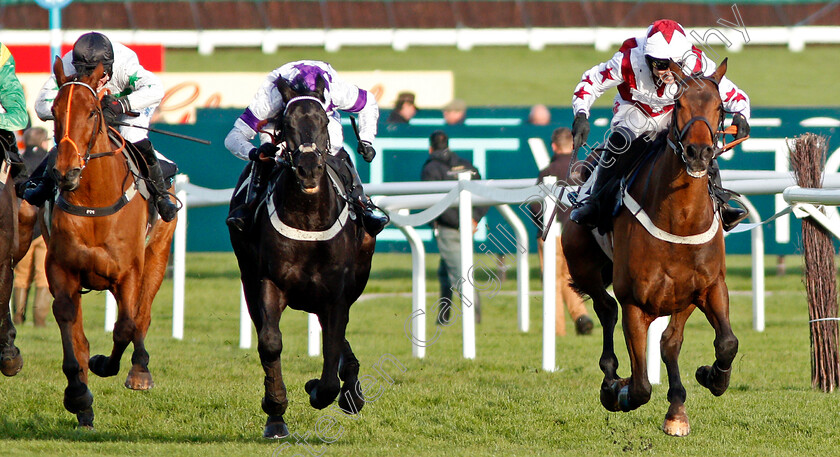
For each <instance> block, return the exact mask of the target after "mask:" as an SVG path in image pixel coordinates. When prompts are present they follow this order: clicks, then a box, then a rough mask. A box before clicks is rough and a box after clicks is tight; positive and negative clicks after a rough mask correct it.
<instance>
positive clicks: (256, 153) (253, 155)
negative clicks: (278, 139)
mask: <svg viewBox="0 0 840 457" xmlns="http://www.w3.org/2000/svg"><path fill="white" fill-rule="evenodd" d="M279 150H280V148H278V147H277V146H276V145H274V144H272V143H263V144H261V145H260V147H259V148H254V149H251V152H249V153H248V158H249V159H250V160H253V161H254V162H259V161H260V160H262V159H269V158H274V156H275V155H276V154H277V151H279Z"/></svg>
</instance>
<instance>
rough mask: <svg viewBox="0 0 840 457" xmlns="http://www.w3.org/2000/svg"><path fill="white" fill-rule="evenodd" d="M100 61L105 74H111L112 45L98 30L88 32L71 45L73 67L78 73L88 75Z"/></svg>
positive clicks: (112, 62) (112, 63)
mask: <svg viewBox="0 0 840 457" xmlns="http://www.w3.org/2000/svg"><path fill="white" fill-rule="evenodd" d="M100 62H101V63H102V67H103V68H104V69H105V74H107V75H108V76H111V74H112V73H113V67H114V46H113V45H111V40H109V39H108V37H106V36H105V35H103V34H101V33H98V32H88V33H86V34H84V35H82V36H80V37H79V39H78V40H76V44H74V45H73V68H75V69H76V73H78V74H80V75H89V74H90V73H91V72H93V70H94V69H95V68H96V65H97V64H99V63H100Z"/></svg>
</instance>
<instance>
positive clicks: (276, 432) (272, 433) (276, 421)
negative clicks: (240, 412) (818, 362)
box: [263, 416, 289, 440]
mask: <svg viewBox="0 0 840 457" xmlns="http://www.w3.org/2000/svg"><path fill="white" fill-rule="evenodd" d="M287 436H289V428H288V427H286V423H285V422H283V416H268V420H266V421H265V430H264V431H263V438H268V439H270V440H276V439H280V438H285V437H287Z"/></svg>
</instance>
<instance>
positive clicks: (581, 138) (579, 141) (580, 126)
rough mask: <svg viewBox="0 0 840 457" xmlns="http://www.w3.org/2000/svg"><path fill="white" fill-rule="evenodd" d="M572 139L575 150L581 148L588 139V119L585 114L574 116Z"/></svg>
mask: <svg viewBox="0 0 840 457" xmlns="http://www.w3.org/2000/svg"><path fill="white" fill-rule="evenodd" d="M572 138H573V141H574V143H573V147H574V149H575V150H577V149H578V148H579V147H581V146H583V144H584V143H586V139H587V138H589V119H587V118H586V114H585V113H577V114H575V121H574V122H573V123H572Z"/></svg>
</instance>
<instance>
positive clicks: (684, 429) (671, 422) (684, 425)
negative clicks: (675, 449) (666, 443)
mask: <svg viewBox="0 0 840 457" xmlns="http://www.w3.org/2000/svg"><path fill="white" fill-rule="evenodd" d="M662 431H663V432H665V434H666V435H670V436H687V435H688V433H689V432H690V431H691V426H689V425H688V415H687V414H686V413H685V406H681V407H680V408H679V410H678V412H677V413H676V414H671V412H670V411H669V412H668V414H666V415H665V422H663V423H662Z"/></svg>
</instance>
